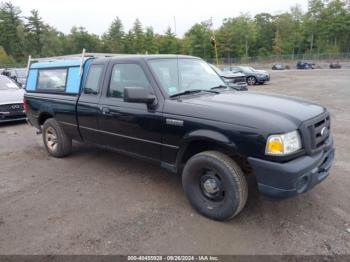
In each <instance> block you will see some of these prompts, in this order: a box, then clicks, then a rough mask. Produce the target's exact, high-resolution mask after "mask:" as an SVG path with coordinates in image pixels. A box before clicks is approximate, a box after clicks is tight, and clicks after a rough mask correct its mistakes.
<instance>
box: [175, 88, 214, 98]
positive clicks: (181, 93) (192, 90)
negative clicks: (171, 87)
mask: <svg viewBox="0 0 350 262" xmlns="http://www.w3.org/2000/svg"><path fill="white" fill-rule="evenodd" d="M200 92H208V93H213V94H218V93H219V92H217V91H213V90H205V89H191V90H186V91H183V92H180V93H177V94H173V95H171V96H170V98H173V97H178V96H183V95H191V94H195V93H200Z"/></svg>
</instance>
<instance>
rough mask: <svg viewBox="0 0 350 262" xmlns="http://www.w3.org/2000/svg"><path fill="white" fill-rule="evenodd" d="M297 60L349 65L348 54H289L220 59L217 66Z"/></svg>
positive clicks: (291, 62)
mask: <svg viewBox="0 0 350 262" xmlns="http://www.w3.org/2000/svg"><path fill="white" fill-rule="evenodd" d="M299 60H306V61H313V62H316V63H320V64H329V63H330V62H345V63H346V64H347V63H349V64H350V53H328V54H320V53H316V54H290V55H272V56H255V57H221V58H219V64H221V65H232V64H260V65H262V66H263V65H264V64H265V65H271V64H275V63H282V64H287V65H289V64H291V65H292V64H295V63H296V62H297V61H299ZM206 61H208V62H209V63H214V64H216V59H215V58H209V59H206Z"/></svg>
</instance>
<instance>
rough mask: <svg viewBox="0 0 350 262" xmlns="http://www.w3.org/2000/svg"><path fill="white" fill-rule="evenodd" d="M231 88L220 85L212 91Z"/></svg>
mask: <svg viewBox="0 0 350 262" xmlns="http://www.w3.org/2000/svg"><path fill="white" fill-rule="evenodd" d="M227 88H229V86H224V85H218V86H214V87H212V88H210V90H215V89H227Z"/></svg>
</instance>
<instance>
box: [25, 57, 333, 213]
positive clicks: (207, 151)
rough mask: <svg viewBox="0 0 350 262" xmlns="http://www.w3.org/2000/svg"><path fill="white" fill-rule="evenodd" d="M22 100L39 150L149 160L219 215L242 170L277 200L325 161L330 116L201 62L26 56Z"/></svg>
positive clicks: (237, 204) (240, 202) (238, 201)
mask: <svg viewBox="0 0 350 262" xmlns="http://www.w3.org/2000/svg"><path fill="white" fill-rule="evenodd" d="M28 64H29V66H28V78H27V83H26V94H25V98H24V105H25V109H26V113H27V117H28V122H29V123H30V124H32V125H33V126H35V127H36V128H37V129H38V130H39V131H38V133H42V137H43V141H44V145H45V147H46V150H47V151H48V153H49V154H50V155H52V156H54V157H64V156H67V155H68V154H69V153H70V152H71V149H72V140H76V141H80V142H87V143H92V144H96V145H100V146H103V147H106V148H111V149H113V150H115V151H117V152H120V153H124V154H128V155H130V156H132V157H139V158H142V159H146V160H149V161H152V162H154V163H156V164H158V165H159V166H161V167H163V168H166V169H168V170H170V171H171V172H175V173H179V174H181V176H182V183H183V189H184V192H185V194H186V196H187V198H188V200H189V202H190V204H191V205H192V206H193V207H194V208H195V209H196V210H197V211H198V212H199V213H201V214H203V215H205V216H207V217H209V218H212V219H215V220H228V219H230V218H233V217H234V216H236V215H237V214H238V213H239V212H240V211H241V210H242V209H243V207H244V205H245V203H246V200H247V197H248V187H247V176H248V175H249V174H250V175H253V176H254V177H255V178H256V181H257V186H258V190H259V192H260V193H261V194H263V195H266V196H269V197H273V198H279V199H281V198H287V197H292V196H295V195H298V194H301V193H304V192H306V191H308V190H310V189H311V188H313V187H314V186H315V185H316V184H318V183H320V182H321V181H323V180H324V179H325V178H326V177H327V176H328V174H329V169H330V167H331V165H332V161H333V159H334V146H333V139H332V135H331V132H330V126H331V124H330V123H331V122H330V114H329V112H328V111H327V109H326V108H325V107H323V106H320V105H318V104H316V103H312V102H307V101H305V100H301V99H297V98H291V97H286V96H281V95H276V94H265V93H259V92H240V91H235V90H233V89H232V88H230V87H228V86H227V85H226V84H225V82H224V81H223V80H222V79H221V78H220V76H219V75H218V74H217V73H216V72H215V71H214V70H213V69H212V68H211V67H210V66H209V65H208V64H207V63H206V62H205V61H203V60H201V59H199V58H196V57H191V56H180V55H179V56H175V55H117V56H111V57H105V56H104V57H101V56H99V57H96V56H95V57H91V56H88V55H83V56H82V57H81V58H74V57H72V58H71V59H69V60H62V59H60V60H58V59H53V60H49V59H48V60H47V61H45V60H37V61H30V62H29V63H28Z"/></svg>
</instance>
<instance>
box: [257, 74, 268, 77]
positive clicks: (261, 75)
mask: <svg viewBox="0 0 350 262" xmlns="http://www.w3.org/2000/svg"><path fill="white" fill-rule="evenodd" d="M258 77H266V75H263V74H260V75H258Z"/></svg>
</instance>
